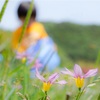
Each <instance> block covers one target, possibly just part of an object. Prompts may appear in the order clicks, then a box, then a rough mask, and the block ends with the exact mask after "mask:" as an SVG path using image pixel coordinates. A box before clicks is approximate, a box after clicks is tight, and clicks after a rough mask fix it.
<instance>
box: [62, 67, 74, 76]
mask: <svg viewBox="0 0 100 100" xmlns="http://www.w3.org/2000/svg"><path fill="white" fill-rule="evenodd" d="M65 70H66V71H61V73H63V74H68V75H71V76H73V77H74V74H73V73H72V72H71V71H70V70H68V69H67V68H65Z"/></svg>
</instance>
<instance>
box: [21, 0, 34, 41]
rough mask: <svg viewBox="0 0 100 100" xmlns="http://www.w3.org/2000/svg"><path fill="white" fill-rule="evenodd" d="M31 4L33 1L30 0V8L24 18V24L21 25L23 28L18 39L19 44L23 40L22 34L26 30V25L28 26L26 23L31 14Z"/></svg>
mask: <svg viewBox="0 0 100 100" xmlns="http://www.w3.org/2000/svg"><path fill="white" fill-rule="evenodd" d="M33 2H34V0H32V2H31V4H30V8H29V10H28V13H27V15H26V18H25V22H24V25H23V28H22V32H21V36H20V38H19V43H20V42H21V39H22V38H23V36H24V34H25V31H26V28H27V25H28V22H29V20H30V16H31V13H32V9H33Z"/></svg>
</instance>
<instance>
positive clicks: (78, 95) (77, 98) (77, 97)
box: [76, 88, 81, 100]
mask: <svg viewBox="0 0 100 100" xmlns="http://www.w3.org/2000/svg"><path fill="white" fill-rule="evenodd" d="M80 94H81V88H79V92H78V94H77V96H76V100H79V97H80Z"/></svg>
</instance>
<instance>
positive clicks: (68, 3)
mask: <svg viewBox="0 0 100 100" xmlns="http://www.w3.org/2000/svg"><path fill="white" fill-rule="evenodd" d="M4 1H5V0H0V10H1V8H2V5H3V3H4ZM21 1H29V0H9V3H8V6H7V9H6V11H5V14H4V16H3V19H2V22H1V23H0V28H3V29H7V30H14V29H16V28H17V27H18V26H19V25H20V21H19V20H18V18H17V15H16V12H17V7H18V5H19V3H20V2H21ZM34 1H35V5H36V7H37V9H38V16H37V20H38V21H54V22H65V21H67V22H74V23H79V24H97V25H100V0H34Z"/></svg>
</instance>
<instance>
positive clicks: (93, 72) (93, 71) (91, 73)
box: [84, 69, 98, 78]
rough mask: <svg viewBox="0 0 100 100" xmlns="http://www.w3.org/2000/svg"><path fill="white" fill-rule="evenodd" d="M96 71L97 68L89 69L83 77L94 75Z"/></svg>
mask: <svg viewBox="0 0 100 100" xmlns="http://www.w3.org/2000/svg"><path fill="white" fill-rule="evenodd" d="M97 72H98V69H91V70H89V71H88V72H87V73H86V74H85V75H84V78H87V77H92V76H95V75H96V74H97Z"/></svg>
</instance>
